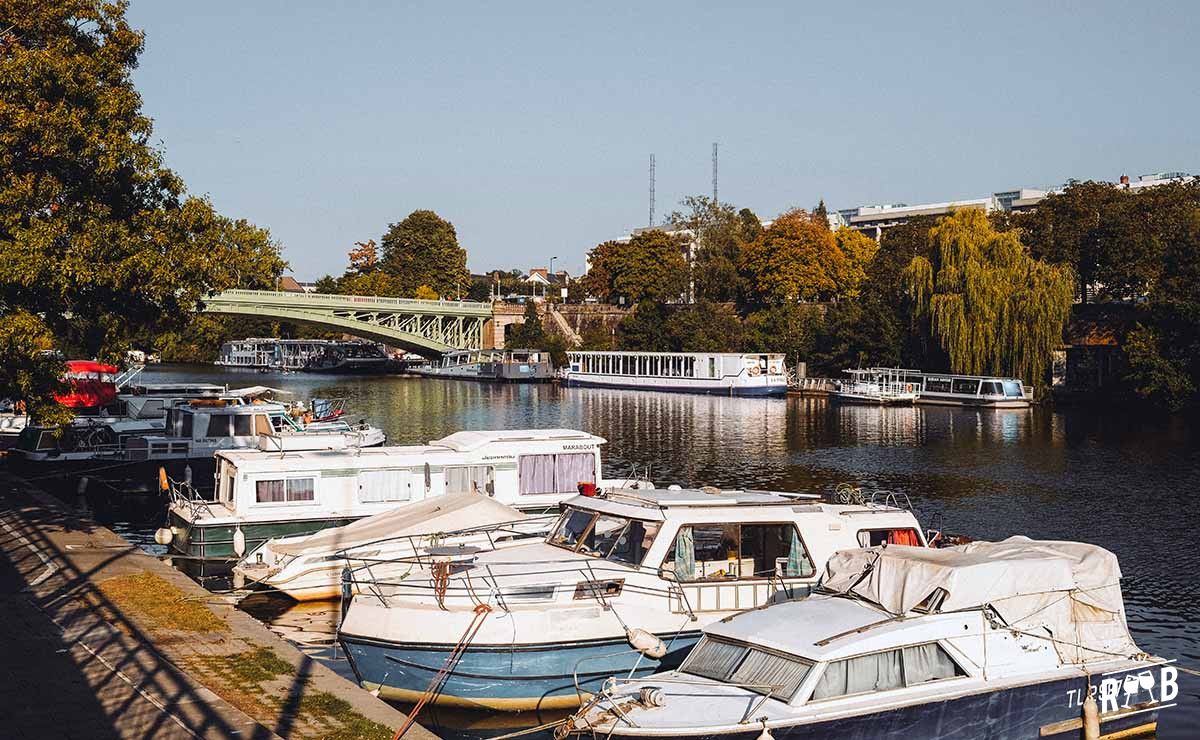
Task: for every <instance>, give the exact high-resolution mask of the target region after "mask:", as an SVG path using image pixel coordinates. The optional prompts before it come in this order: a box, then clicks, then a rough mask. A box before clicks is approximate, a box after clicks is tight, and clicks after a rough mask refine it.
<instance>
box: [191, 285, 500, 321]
mask: <svg viewBox="0 0 1200 740" xmlns="http://www.w3.org/2000/svg"><path fill="white" fill-rule="evenodd" d="M214 298H216V299H220V298H228V299H236V298H244V299H247V300H254V299H260V300H261V299H270V300H271V301H278V302H282V303H294V304H297V305H309V306H311V305H313V304H317V303H329V304H334V303H336V304H353V305H356V306H372V307H378V308H400V309H404V308H421V309H426V310H428V309H430V308H438V309H442V310H449V311H476V312H479V313H480V314H488V315H490V314H491V312H492V304H490V303H480V302H478V301H446V300H442V299H440V298H439V299H437V300H426V299H423V298H387V297H383V296H369V295H339V294H334V293H288V292H284V291H274V290H244V289H240V288H235V289H233V290H225V291H221V292H219V293H212V294H210V295H209V296H208V299H209V300H212V299H214Z"/></svg>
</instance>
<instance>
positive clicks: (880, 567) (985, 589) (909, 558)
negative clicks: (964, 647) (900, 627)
mask: <svg viewBox="0 0 1200 740" xmlns="http://www.w3.org/2000/svg"><path fill="white" fill-rule="evenodd" d="M1120 581H1121V568H1120V565H1119V564H1118V563H1117V558H1116V556H1115V555H1113V554H1112V553H1111V552H1109V551H1108V550H1105V549H1104V548H1102V547H1099V546H1097V545H1089V544H1086V543H1082V542H1058V541H1048V540H1031V539H1029V538H1028V537H1010V538H1008V539H1006V540H1003V541H1001V542H972V543H969V544H966V545H960V546H958V547H948V548H944V549H931V548H925V547H905V546H898V545H892V546H889V547H873V548H869V549H864V550H846V551H842V552H839V553H836V554H835V555H834V556H833V558H831V559H830V560H829V562H828V563H827V564H826V573H825V577H824V578H823V580H822V584H823V585H824V586H825V587H826V588H828V589H830V590H833V591H836V592H840V593H847V594H850V593H852V594H853V595H855V596H857V597H860V598H862V599H865V600H867V601H870V602H872V603H874V604H877V605H879V606H880V607H882V608H883V609H884V610H886V611H888V612H890V613H892V614H896V615H902V614H908V613H909V612H912V611H913V610H914V609H915V608H916V607H918V606H919V605H921V604H922V602H924V601H925V600H926V599H928V598H930V597H931V596H935V595H936V593H937V591H938V589H941V590H942V591H943V592H944V596H943V597H942V599H941V601H940V603H938V602H937V601H936V600H931V602H930V603H932V604H934V605H935V609H936V610H937V611H942V612H948V611H956V610H960V609H973V608H979V607H982V606H984V605H988V606H991V607H992V608H993V609H994V610H995V611H996V613H997V614H998V615H999V616H1000V618H1001V619H1003V620H1004V622H1005V623H1007V624H1008V625H1009V626H1010V627H1013V628H1015V629H1019V630H1021V631H1023V632H1029V633H1034V634H1046V633H1047V632H1048V633H1049V636H1050V637H1051V638H1052V639H1053V640H1054V644H1055V647H1056V648H1057V649H1058V651H1059V656H1060V657H1061V658H1062V659H1063V661H1064V662H1068V663H1079V662H1083V661H1084V660H1091V659H1097V658H1103V657H1112V655H1131V654H1133V653H1136V652H1138V650H1137V647H1136V646H1135V645H1134V644H1133V639H1132V638H1131V637H1130V635H1129V628H1128V626H1127V625H1126V622H1125V606H1124V601H1123V600H1122V598H1121V583H1120Z"/></svg>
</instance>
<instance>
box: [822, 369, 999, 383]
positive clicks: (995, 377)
mask: <svg viewBox="0 0 1200 740" xmlns="http://www.w3.org/2000/svg"><path fill="white" fill-rule="evenodd" d="M863 370H869V371H878V372H885V371H891V372H901V373H904V374H906V375H920V376H922V377H926V378H965V379H969V380H1015V381H1017V382H1018V383H1019V382H1021V379H1020V378H1014V377H1011V376H1008V375H965V374H963V373H931V372H927V371H925V370H913V369H911V368H905V367H868V368H863ZM846 372H855V371H854V370H847V371H846Z"/></svg>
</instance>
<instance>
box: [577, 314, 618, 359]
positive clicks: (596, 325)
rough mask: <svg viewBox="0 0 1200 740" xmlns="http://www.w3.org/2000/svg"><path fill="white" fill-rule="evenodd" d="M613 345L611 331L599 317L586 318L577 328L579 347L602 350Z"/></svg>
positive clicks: (609, 348)
mask: <svg viewBox="0 0 1200 740" xmlns="http://www.w3.org/2000/svg"><path fill="white" fill-rule="evenodd" d="M614 345H615V342H614V338H613V331H612V330H611V329H609V328H608V327H607V326H606V325H605V324H604V322H603V321H601V320H600V319H587V320H585V321H584V322H583V325H582V326H580V328H579V349H582V350H587V351H590V352H604V351H607V350H611V349H613V347H614Z"/></svg>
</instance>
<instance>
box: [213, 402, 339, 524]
mask: <svg viewBox="0 0 1200 740" xmlns="http://www.w3.org/2000/svg"><path fill="white" fill-rule="evenodd" d="M218 418H221V417H218ZM313 482H314V481H313V479H312V478H287V479H285V480H260V481H255V483H254V500H255V502H256V503H260V504H280V503H291V502H293V501H315V500H316V489H315V487H314V485H313Z"/></svg>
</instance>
